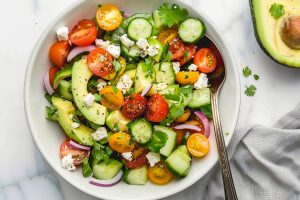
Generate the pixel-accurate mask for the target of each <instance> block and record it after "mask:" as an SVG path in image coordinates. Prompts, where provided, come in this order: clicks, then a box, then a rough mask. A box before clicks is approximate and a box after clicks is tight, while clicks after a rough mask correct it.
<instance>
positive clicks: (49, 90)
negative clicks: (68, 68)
mask: <svg viewBox="0 0 300 200" xmlns="http://www.w3.org/2000/svg"><path fill="white" fill-rule="evenodd" d="M44 85H45V88H46V90H47V93H48V94H49V95H53V94H54V92H55V91H54V90H53V88H52V86H51V84H50V80H49V70H48V72H47V73H46V74H45V76H44Z"/></svg>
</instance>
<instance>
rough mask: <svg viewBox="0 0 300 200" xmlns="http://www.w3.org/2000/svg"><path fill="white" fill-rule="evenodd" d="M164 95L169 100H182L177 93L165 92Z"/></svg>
mask: <svg viewBox="0 0 300 200" xmlns="http://www.w3.org/2000/svg"><path fill="white" fill-rule="evenodd" d="M164 97H165V98H166V99H168V100H172V101H179V100H180V95H177V94H165V95H164Z"/></svg>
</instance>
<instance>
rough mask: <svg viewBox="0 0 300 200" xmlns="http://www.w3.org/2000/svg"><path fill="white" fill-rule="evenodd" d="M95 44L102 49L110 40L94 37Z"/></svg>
mask: <svg viewBox="0 0 300 200" xmlns="http://www.w3.org/2000/svg"><path fill="white" fill-rule="evenodd" d="M95 45H96V46H97V47H100V48H102V49H106V48H107V47H108V46H109V45H110V41H104V40H102V39H96V40H95Z"/></svg>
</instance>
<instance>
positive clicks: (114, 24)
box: [96, 4, 123, 31]
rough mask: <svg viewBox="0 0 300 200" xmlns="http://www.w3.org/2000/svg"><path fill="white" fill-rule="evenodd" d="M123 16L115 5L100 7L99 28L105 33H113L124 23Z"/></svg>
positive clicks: (98, 11)
mask: <svg viewBox="0 0 300 200" xmlns="http://www.w3.org/2000/svg"><path fill="white" fill-rule="evenodd" d="M122 19H123V18H122V14H121V12H120V10H119V8H118V7H117V6H115V5H113V4H106V5H103V6H100V7H99V8H98V10H97V13H96V20H97V23H98V25H99V27H100V28H101V29H103V30H105V31H112V30H114V29H116V28H118V27H119V26H120V24H121V23H122Z"/></svg>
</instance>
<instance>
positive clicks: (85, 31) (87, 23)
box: [69, 19, 98, 46]
mask: <svg viewBox="0 0 300 200" xmlns="http://www.w3.org/2000/svg"><path fill="white" fill-rule="evenodd" d="M97 34H98V31H97V27H96V24H95V22H93V21H92V20H89V19H83V20H81V21H79V22H78V24H76V25H75V26H74V27H73V29H72V30H71V31H70V33H69V38H70V41H71V43H72V44H75V45H77V46H88V45H90V44H92V43H93V42H94V41H95V40H96V39H97Z"/></svg>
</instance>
